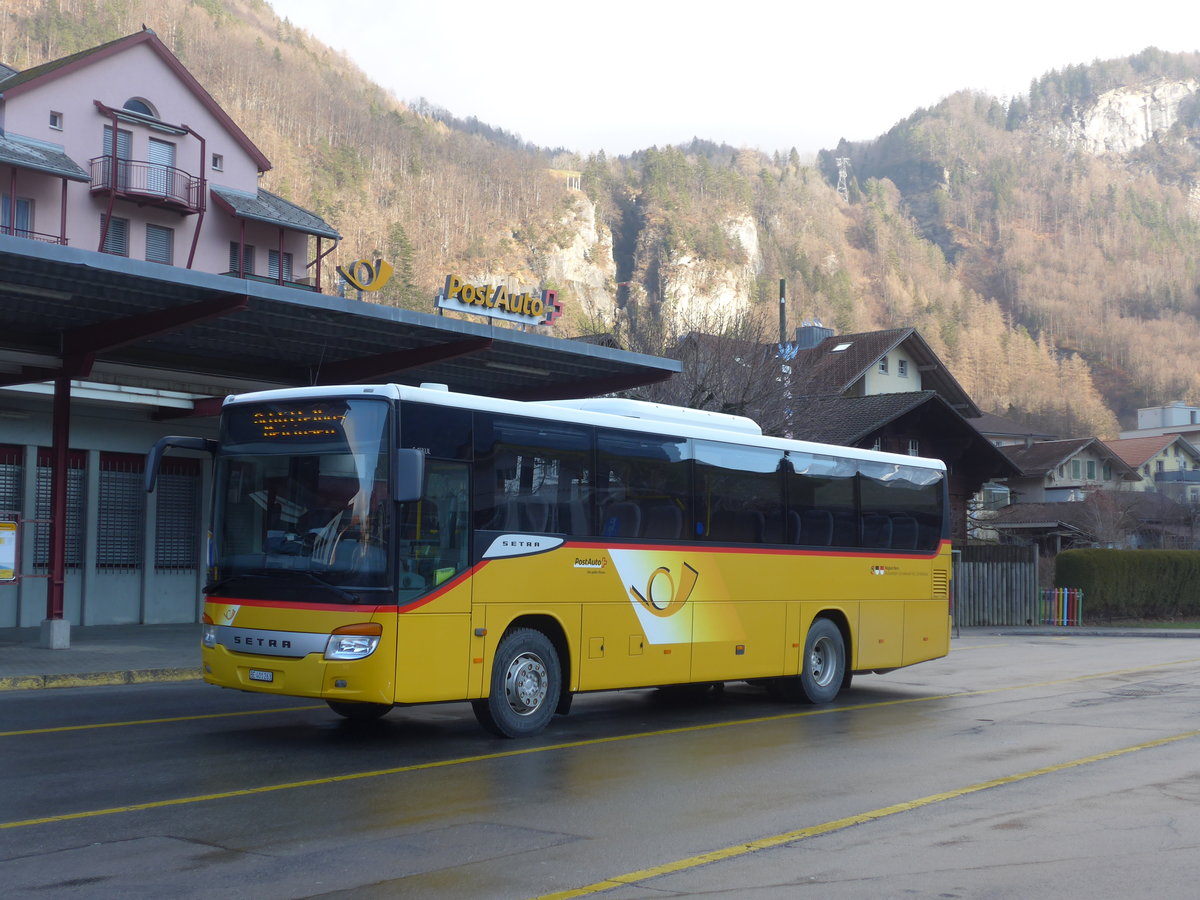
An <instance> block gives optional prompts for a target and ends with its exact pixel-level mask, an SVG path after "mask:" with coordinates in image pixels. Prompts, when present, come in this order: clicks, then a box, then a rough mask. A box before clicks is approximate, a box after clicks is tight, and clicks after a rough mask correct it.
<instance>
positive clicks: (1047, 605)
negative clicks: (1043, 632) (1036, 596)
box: [1039, 588, 1083, 625]
mask: <svg viewBox="0 0 1200 900" xmlns="http://www.w3.org/2000/svg"><path fill="white" fill-rule="evenodd" d="M1039 621H1040V622H1041V624H1042V625H1079V624H1080V623H1081V622H1082V621H1083V589H1082V588H1043V589H1042V591H1041V614H1040V616H1039Z"/></svg>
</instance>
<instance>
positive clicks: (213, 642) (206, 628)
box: [200, 613, 217, 650]
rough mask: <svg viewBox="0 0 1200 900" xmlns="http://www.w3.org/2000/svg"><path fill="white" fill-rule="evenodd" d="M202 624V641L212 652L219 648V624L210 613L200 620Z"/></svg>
mask: <svg viewBox="0 0 1200 900" xmlns="http://www.w3.org/2000/svg"><path fill="white" fill-rule="evenodd" d="M200 622H201V625H200V640H201V642H203V644H204V646H205V647H207V648H208V649H209V650H212V649H213V648H214V647H216V646H217V624H216V622H214V621H213V620H212V616H210V615H209V614H208V613H205V614H204V615H203V616H202V617H201V618H200Z"/></svg>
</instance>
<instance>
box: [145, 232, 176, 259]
mask: <svg viewBox="0 0 1200 900" xmlns="http://www.w3.org/2000/svg"><path fill="white" fill-rule="evenodd" d="M174 251H175V230H174V229H172V228H164V227H163V226H162V225H147V226H146V259H148V260H149V261H150V262H158V263H166V264H167V265H171V264H172V263H173V262H174Z"/></svg>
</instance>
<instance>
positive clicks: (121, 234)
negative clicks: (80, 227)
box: [100, 213, 129, 256]
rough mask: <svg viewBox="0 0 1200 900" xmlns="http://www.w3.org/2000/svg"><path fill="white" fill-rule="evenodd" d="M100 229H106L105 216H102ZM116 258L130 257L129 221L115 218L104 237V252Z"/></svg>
mask: <svg viewBox="0 0 1200 900" xmlns="http://www.w3.org/2000/svg"><path fill="white" fill-rule="evenodd" d="M100 228H101V229H103V228H104V214H103V213H101V214H100ZM103 252H105V253H111V254H113V255H114V256H128V255H129V220H128V219H118V218H115V217H114V218H113V219H112V220H111V221H110V222H109V223H108V232H107V233H106V234H105V235H104V251H103Z"/></svg>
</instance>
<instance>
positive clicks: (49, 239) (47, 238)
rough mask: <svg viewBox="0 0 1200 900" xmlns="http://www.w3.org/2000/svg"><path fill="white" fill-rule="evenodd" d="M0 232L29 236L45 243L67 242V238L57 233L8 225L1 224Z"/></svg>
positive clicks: (14, 235)
mask: <svg viewBox="0 0 1200 900" xmlns="http://www.w3.org/2000/svg"><path fill="white" fill-rule="evenodd" d="M0 234H11V235H12V236H13V237H20V238H28V239H29V240H31V241H41V242H43V243H45V244H64V245H65V244H66V243H67V239H66V238H64V237H59V236H58V235H57V234H42V232H40V231H30V230H29V229H28V228H21V227H20V226H18V227H16V228H10V227H8V225H0Z"/></svg>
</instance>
